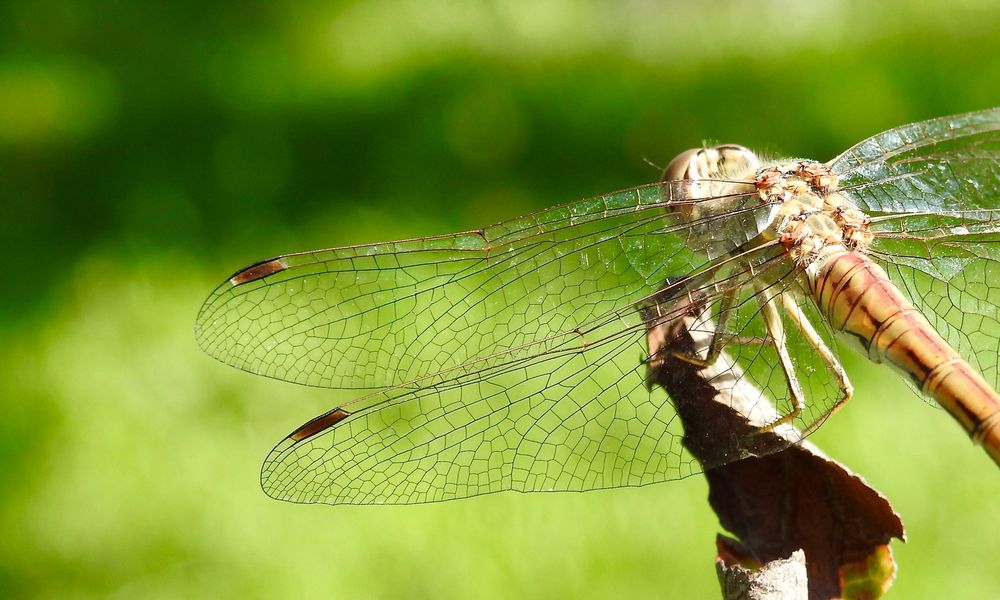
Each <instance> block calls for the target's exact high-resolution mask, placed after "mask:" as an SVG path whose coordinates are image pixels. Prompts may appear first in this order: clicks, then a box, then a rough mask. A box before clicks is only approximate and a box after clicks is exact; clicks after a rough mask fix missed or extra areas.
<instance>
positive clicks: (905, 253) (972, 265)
mask: <svg viewBox="0 0 1000 600" xmlns="http://www.w3.org/2000/svg"><path fill="white" fill-rule="evenodd" d="M831 165H832V167H833V169H834V171H835V172H837V173H838V174H839V175H840V177H841V186H842V188H844V189H845V193H847V194H848V195H849V196H851V197H852V198H853V199H854V200H855V201H856V202H857V203H858V205H859V206H860V207H861V208H862V209H863V210H866V211H867V212H868V213H869V214H870V215H871V216H872V217H873V223H872V229H873V231H874V232H875V239H874V241H873V243H872V247H871V254H872V257H873V258H875V259H876V260H877V261H878V262H879V263H880V264H881V265H882V267H883V268H884V269H886V271H887V272H888V273H889V276H890V278H891V279H892V280H893V281H894V282H895V283H896V285H897V286H899V287H900V289H902V290H903V291H904V293H906V294H907V295H908V296H909V299H910V301H911V302H913V304H914V305H915V306H917V308H919V309H920V310H921V312H923V313H924V315H925V316H927V318H928V319H929V320H930V322H931V324H932V325H934V327H935V328H936V329H937V331H938V332H939V333H940V334H941V335H942V336H944V337H945V339H947V340H948V342H949V343H950V344H951V345H952V346H953V347H954V348H955V349H956V350H958V351H959V352H960V353H961V354H962V355H963V356H964V357H965V358H966V359H967V360H969V362H970V363H971V364H973V365H974V366H975V367H976V368H977V369H978V370H979V371H980V372H981V373H982V374H983V376H984V377H985V378H986V379H987V381H990V382H991V383H992V384H993V386H994V387H997V386H998V384H1000V377H998V363H1000V312H998V309H997V305H998V303H1000V278H998V277H1000V109H989V110H984V111H979V112H973V113H967V114H964V115H956V116H952V117H943V118H939V119H933V120H930V121H924V122H921V123H914V124H911V125H906V126H903V127H900V128H897V129H893V130H890V131H887V132H884V133H880V134H879V135H876V136H874V137H872V138H870V139H868V140H865V141H863V142H861V143H860V144H858V145H856V146H855V147H853V148H851V149H850V150H848V151H847V152H845V153H844V154H842V155H841V156H840V157H838V158H836V159H834V160H833V161H832V162H831Z"/></svg>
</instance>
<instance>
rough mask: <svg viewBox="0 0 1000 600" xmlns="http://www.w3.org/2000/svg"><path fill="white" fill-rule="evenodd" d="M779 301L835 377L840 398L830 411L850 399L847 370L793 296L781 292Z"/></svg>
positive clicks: (808, 430) (850, 388) (852, 388)
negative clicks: (838, 386)
mask: <svg viewBox="0 0 1000 600" xmlns="http://www.w3.org/2000/svg"><path fill="white" fill-rule="evenodd" d="M781 303H782V306H783V307H784V309H785V312H786V313H788V316H789V317H790V318H791V320H792V323H794V324H795V327H796V328H797V329H798V330H799V331H801V332H802V334H803V335H804V336H805V338H806V341H807V342H809V345H810V346H812V347H813V349H815V350H816V353H817V354H819V357H820V360H822V361H823V365H824V366H826V369H827V371H829V373H830V374H831V375H833V377H834V379H836V380H837V383H838V384H839V385H840V394H841V396H840V399H839V400H837V403H836V404H835V405H834V406H833V409H832V410H831V411H830V412H831V413H832V412H834V411H836V410H838V409H839V408H840V407H841V406H843V405H844V404H845V403H847V401H848V400H850V399H851V396H852V395H853V394H854V386H853V385H851V380H850V379H848V377H847V372H846V371H844V367H843V365H841V364H840V361H838V360H837V357H836V356H834V354H833V351H831V350H830V347H829V346H827V345H826V342H825V341H824V340H823V338H822V337H821V336H820V335H819V333H818V332H817V331H816V328H815V327H813V324H812V323H811V322H810V321H809V318H808V317H807V316H806V314H805V313H804V312H802V309H801V308H800V307H799V304H798V302H797V301H796V300H795V298H794V297H793V296H792V295H791V294H789V293H787V292H783V293H782V294H781ZM818 426H819V423H813V424H812V425H810V426H809V427H808V428H807V429H806V430H805V431H804V432H803V433H804V434H807V433H810V432H812V431H813V430H814V429H816V427H818Z"/></svg>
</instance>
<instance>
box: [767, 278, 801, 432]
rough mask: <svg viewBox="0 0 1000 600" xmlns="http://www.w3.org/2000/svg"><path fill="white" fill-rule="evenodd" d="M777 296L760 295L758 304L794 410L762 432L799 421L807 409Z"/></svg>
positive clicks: (769, 424) (768, 425)
mask: <svg viewBox="0 0 1000 600" xmlns="http://www.w3.org/2000/svg"><path fill="white" fill-rule="evenodd" d="M776 296H777V295H775V296H770V297H768V298H766V299H762V298H761V297H760V295H758V302H759V303H760V308H761V314H762V316H763V317H764V327H765V329H767V334H768V337H769V338H770V339H771V343H773V344H774V350H775V352H777V353H778V364H779V365H781V370H782V371H784V373H785V379H786V381H787V382H788V393H789V395H791V397H792V410H791V411H790V412H788V413H787V414H784V415H781V416H780V417H779V418H777V419H775V420H774V421H773V422H771V423H768V424H767V425H764V426H763V427H761V428H760V429H759V431H760V432H766V431H772V430H774V429H775V428H777V427H780V426H781V425H784V424H786V423H788V422H790V421H793V420H795V419H797V418H798V417H799V415H801V414H802V410H803V409H804V408H805V400H804V398H803V394H802V387H801V386H800V385H799V379H798V377H797V376H796V375H795V365H793V364H792V357H791V356H789V354H788V345H787V343H786V339H785V326H784V324H782V322H781V315H780V314H779V313H778V308H777V306H775V299H776Z"/></svg>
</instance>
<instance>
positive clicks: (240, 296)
mask: <svg viewBox="0 0 1000 600" xmlns="http://www.w3.org/2000/svg"><path fill="white" fill-rule="evenodd" d="M688 185H689V183H688V182H667V183H661V184H653V185H649V186H643V187H638V188H633V189H629V190H625V191H621V192H617V193H612V194H608V195H605V196H600V197H597V198H592V199H588V200H583V201H579V202H574V203H571V204H566V205H562V206H558V207H554V208H551V209H548V210H545V211H542V212H539V213H536V214H533V215H529V216H527V217H523V218H520V219H515V220H512V221H508V222H506V223H502V224H499V225H495V226H492V227H488V228H486V229H483V230H480V231H474V232H467V233H462V234H457V235H452V236H441V237H432V238H424V239H415V240H405V241H400V242H391V243H386V244H375V245H367V246H355V247H346V248H335V249H330V250H320V251H316V252H307V253H300V254H289V255H285V256H281V257H278V258H275V259H271V260H268V261H263V262H261V263H258V264H256V265H253V266H251V267H248V268H247V269H244V270H242V271H240V272H238V273H237V274H235V275H233V277H231V278H229V279H228V280H227V281H225V282H223V283H222V284H221V285H220V286H219V287H218V288H217V289H216V290H215V292H214V293H213V294H212V295H211V296H210V297H209V298H208V299H207V300H206V301H205V304H204V305H203V307H202V309H201V311H200V313H199V316H198V320H197V324H196V327H195V332H196V337H197V340H198V342H199V344H200V345H201V347H202V348H203V349H204V350H205V351H206V352H207V353H208V354H210V355H212V356H214V357H216V358H218V359H219V360H221V361H223V362H226V363H229V364H231V365H234V366H236V367H239V368H241V369H244V370H247V371H250V372H252V373H257V374H261V375H265V376H268V377H274V378H277V379H283V380H287V381H292V382H294V383H299V384H304V385H310V386H319V387H334V388H378V387H387V386H398V385H402V384H407V383H408V382H412V385H414V386H419V385H421V384H420V383H417V382H418V380H421V379H422V378H425V377H427V376H431V375H434V374H437V373H444V372H447V373H449V374H450V375H449V376H452V377H454V376H457V373H456V372H455V371H454V369H456V368H459V369H460V368H462V365H464V364H467V363H474V364H475V365H476V367H475V368H477V369H482V368H484V367H486V366H495V365H499V364H503V363H504V362H508V361H512V360H517V359H520V358H524V357H528V356H533V355H538V354H541V353H543V352H545V351H546V350H547V349H549V348H552V347H555V346H557V345H559V344H561V343H563V341H564V340H565V339H566V338H567V337H573V336H576V335H578V333H577V330H579V329H581V328H585V327H590V326H592V325H591V323H592V322H594V321H595V320H597V321H599V320H601V319H607V318H616V315H618V314H620V313H627V312H632V311H634V305H635V303H636V302H639V301H641V300H642V299H643V298H645V297H646V296H648V295H649V294H650V293H652V292H653V291H655V290H656V288H657V286H658V285H659V284H660V283H661V282H662V281H663V280H664V279H665V278H666V277H667V276H671V275H677V274H684V273H689V272H691V271H693V270H696V269H697V268H698V267H700V266H703V265H704V264H705V263H706V260H707V258H706V257H707V256H710V255H716V254H718V253H719V252H722V251H726V250H728V249H731V248H733V247H735V246H736V245H738V244H741V243H743V242H745V241H747V240H748V239H750V238H751V237H753V236H754V235H756V233H757V232H758V231H759V228H760V227H761V226H762V224H763V223H764V222H766V213H767V207H761V206H759V204H758V203H756V201H755V200H754V199H753V197H752V196H751V195H750V194H745V195H737V196H735V197H732V196H731V197H726V198H717V199H712V200H708V201H693V200H690V199H688V193H687V187H688ZM713 202H715V203H720V204H722V205H724V207H725V209H726V210H724V211H723V210H711V209H705V206H706V205H707V204H711V203H713ZM741 203H745V204H747V206H748V207H747V208H742V209H741V208H739V207H738V206H736V207H735V208H734V204H735V205H739V204H741ZM694 205H697V206H699V207H701V209H702V210H700V211H694V210H692V206H694ZM490 357H494V358H493V360H492V362H491V361H490V360H487V362H485V363H484V362H482V360H483V359H490Z"/></svg>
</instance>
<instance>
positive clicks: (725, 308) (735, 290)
mask: <svg viewBox="0 0 1000 600" xmlns="http://www.w3.org/2000/svg"><path fill="white" fill-rule="evenodd" d="M739 292H740V287H739V286H735V287H731V288H729V289H727V290H726V291H724V292H723V293H722V299H721V300H720V301H719V318H718V323H717V324H716V325H715V330H714V331H713V332H712V340H711V341H710V342H709V344H708V350H707V353H706V355H705V358H700V357H698V356H694V355H692V354H688V353H685V352H675V353H674V356H675V357H676V358H678V359H680V360H683V361H684V362H686V363H690V364H692V365H694V366H696V367H699V368H705V367H707V366H709V365H712V364H714V363H715V361H716V359H718V358H719V355H720V354H722V350H723V349H724V348H725V346H727V345H744V346H749V345H760V344H766V343H767V340H765V339H763V338H753V337H743V336H737V337H734V338H729V339H726V328H727V327H728V325H729V319H730V318H731V317H732V314H733V308H734V307H735V306H736V299H737V297H738V296H739Z"/></svg>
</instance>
